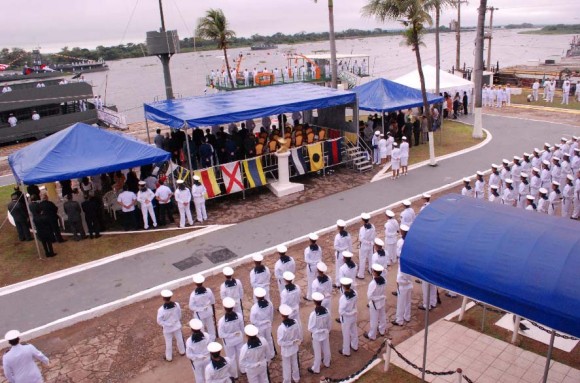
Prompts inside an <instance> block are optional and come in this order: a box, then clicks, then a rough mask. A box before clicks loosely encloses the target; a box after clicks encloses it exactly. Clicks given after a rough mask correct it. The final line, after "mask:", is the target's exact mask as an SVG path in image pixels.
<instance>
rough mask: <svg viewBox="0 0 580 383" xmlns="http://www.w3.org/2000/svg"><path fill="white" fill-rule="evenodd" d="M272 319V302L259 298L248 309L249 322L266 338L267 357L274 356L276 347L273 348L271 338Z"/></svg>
mask: <svg viewBox="0 0 580 383" xmlns="http://www.w3.org/2000/svg"><path fill="white" fill-rule="evenodd" d="M273 320H274V307H273V306H272V302H270V301H268V300H265V299H264V300H261V301H258V302H256V303H254V305H253V306H252V308H251V309H250V323H251V324H253V325H254V326H256V327H257V328H258V331H259V335H260V336H261V337H263V338H264V339H266V341H267V342H268V345H269V349H268V350H269V352H270V355H269V359H272V358H274V356H275V355H276V349H275V348H274V339H273V338H272V321H273Z"/></svg>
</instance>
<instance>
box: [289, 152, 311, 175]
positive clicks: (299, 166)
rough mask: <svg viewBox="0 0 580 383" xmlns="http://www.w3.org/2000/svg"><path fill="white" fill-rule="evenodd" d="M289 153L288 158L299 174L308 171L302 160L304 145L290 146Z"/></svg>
mask: <svg viewBox="0 0 580 383" xmlns="http://www.w3.org/2000/svg"><path fill="white" fill-rule="evenodd" d="M290 154H291V155H290V159H291V160H292V164H293V165H294V168H295V169H296V172H297V173H298V174H300V175H302V174H306V172H307V171H308V165H306V161H305V160H304V147H302V146H301V147H299V148H292V149H291V150H290Z"/></svg>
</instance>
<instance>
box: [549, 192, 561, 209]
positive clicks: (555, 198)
mask: <svg viewBox="0 0 580 383" xmlns="http://www.w3.org/2000/svg"><path fill="white" fill-rule="evenodd" d="M561 202H562V193H560V192H556V191H555V190H552V191H551V192H550V194H549V195H548V214H549V215H554V214H556V209H557V208H558V206H559V205H560V203H561Z"/></svg>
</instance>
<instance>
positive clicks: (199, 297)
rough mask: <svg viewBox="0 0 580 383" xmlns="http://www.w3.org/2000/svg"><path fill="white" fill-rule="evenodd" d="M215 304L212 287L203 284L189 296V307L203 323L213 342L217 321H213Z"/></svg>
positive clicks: (194, 315)
mask: <svg viewBox="0 0 580 383" xmlns="http://www.w3.org/2000/svg"><path fill="white" fill-rule="evenodd" d="M213 305H215V297H214V295H213V292H212V291H211V289H208V288H207V287H204V286H201V287H197V288H195V289H194V290H193V291H192V292H191V295H190V296H189V309H190V310H191V311H192V312H193V317H194V318H197V319H199V320H200V321H201V323H203V329H204V330H205V331H207V332H208V333H209V335H210V337H211V340H210V341H211V342H213V341H214V340H215V337H216V334H215V323H214V321H213V315H214V314H213Z"/></svg>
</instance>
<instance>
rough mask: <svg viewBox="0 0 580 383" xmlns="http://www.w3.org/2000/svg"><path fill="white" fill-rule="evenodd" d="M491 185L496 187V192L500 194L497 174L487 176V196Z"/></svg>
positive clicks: (499, 179) (499, 182) (489, 193)
mask: <svg viewBox="0 0 580 383" xmlns="http://www.w3.org/2000/svg"><path fill="white" fill-rule="evenodd" d="M492 185H496V186H497V187H498V192H499V193H501V186H502V185H501V177H500V175H499V172H498V173H491V174H490V175H489V181H488V185H487V186H488V188H487V190H488V195H491V187H492Z"/></svg>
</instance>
